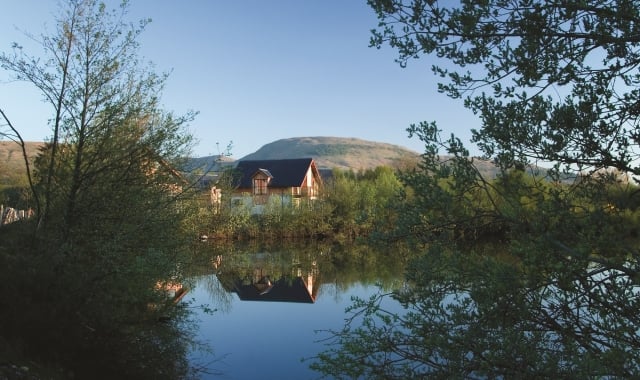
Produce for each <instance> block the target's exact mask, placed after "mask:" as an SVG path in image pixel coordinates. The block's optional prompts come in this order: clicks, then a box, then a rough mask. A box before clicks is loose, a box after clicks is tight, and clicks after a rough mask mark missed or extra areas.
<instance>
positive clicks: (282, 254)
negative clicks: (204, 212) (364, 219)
mask: <svg viewBox="0 0 640 380" xmlns="http://www.w3.org/2000/svg"><path fill="white" fill-rule="evenodd" d="M202 256H203V257H206V259H205V260H203V264H202V265H201V266H200V269H199V272H198V273H197V274H196V275H195V276H194V279H193V288H192V289H193V290H192V291H191V292H190V295H189V297H191V298H192V299H193V300H194V301H193V304H206V305H207V306H208V307H209V308H210V309H215V310H216V311H215V312H214V313H211V314H206V313H201V314H200V315H199V316H198V317H199V320H200V322H199V325H200V338H201V339H202V340H204V341H207V342H208V343H209V344H210V346H211V347H212V348H213V350H214V354H215V358H218V359H220V360H217V361H214V364H213V367H212V368H211V370H212V371H215V372H219V373H222V374H224V378H229V379H249V378H257V377H260V378H273V379H275V378H297V379H313V378H317V377H318V373H316V372H313V371H312V370H310V369H309V368H308V363H306V362H301V359H303V358H309V357H312V356H314V355H316V354H317V353H318V352H320V351H321V350H322V349H323V348H324V346H323V343H321V342H319V341H321V340H323V339H324V338H326V337H325V336H323V334H322V333H319V331H327V330H331V329H336V328H339V327H340V326H342V325H343V324H344V318H345V313H344V312H345V309H346V308H347V307H349V306H350V305H351V297H353V296H357V297H363V298H368V297H370V296H371V295H373V294H376V293H378V292H379V290H380V288H379V287H378V286H377V284H380V285H381V286H382V287H383V288H386V289H392V288H396V287H398V286H399V285H400V283H401V282H400V280H401V278H402V272H403V265H402V260H398V257H392V256H391V255H390V253H389V252H387V251H381V252H378V251H377V250H376V249H375V248H373V247H363V246H349V247H343V246H332V245H322V244H313V245H305V246H286V247H285V246H249V247H239V246H233V247H209V252H208V254H207V255H206V256H205V255H202ZM259 301H262V302H259ZM211 360H212V357H211V356H208V357H206V358H203V357H197V356H196V354H195V353H194V354H193V355H192V362H195V363H196V364H198V363H202V362H208V361H211Z"/></svg>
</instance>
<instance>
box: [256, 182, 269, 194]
mask: <svg viewBox="0 0 640 380" xmlns="http://www.w3.org/2000/svg"><path fill="white" fill-rule="evenodd" d="M253 194H254V195H266V194H267V179H266V178H254V179H253Z"/></svg>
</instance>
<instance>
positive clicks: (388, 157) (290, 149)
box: [241, 137, 419, 170]
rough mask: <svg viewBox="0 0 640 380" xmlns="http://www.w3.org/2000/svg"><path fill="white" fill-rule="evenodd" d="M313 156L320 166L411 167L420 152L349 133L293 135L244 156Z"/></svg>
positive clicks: (266, 157)
mask: <svg viewBox="0 0 640 380" xmlns="http://www.w3.org/2000/svg"><path fill="white" fill-rule="evenodd" d="M303 157H312V158H313V159H315V161H316V163H317V164H318V166H319V167H322V168H340V169H353V170H359V169H371V168H375V167H376V166H383V165H384V166H391V167H407V166H410V165H413V164H415V163H416V162H417V160H418V158H419V154H418V153H417V152H414V151H411V150H409V149H407V148H404V147H401V146H398V145H392V144H387V143H381V142H374V141H367V140H361V139H357V138H345V137H293V138H288V139H282V140H277V141H274V142H271V143H269V144H266V145H264V146H262V147H261V148H260V149H258V150H257V151H256V152H254V153H252V154H249V155H247V156H245V157H242V158H241V160H276V159H284V158H303Z"/></svg>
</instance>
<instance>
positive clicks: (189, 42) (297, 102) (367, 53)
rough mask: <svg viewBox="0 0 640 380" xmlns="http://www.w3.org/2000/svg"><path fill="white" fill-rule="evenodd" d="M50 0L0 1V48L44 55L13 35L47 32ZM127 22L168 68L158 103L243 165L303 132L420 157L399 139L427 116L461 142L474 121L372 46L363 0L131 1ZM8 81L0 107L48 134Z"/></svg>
mask: <svg viewBox="0 0 640 380" xmlns="http://www.w3.org/2000/svg"><path fill="white" fill-rule="evenodd" d="M106 2H107V4H110V5H117V4H118V3H119V1H111V0H107V1H106ZM57 4H58V2H57V1H44V0H21V1H10V2H6V4H3V7H2V12H1V13H0V49H2V50H3V51H8V50H9V49H10V46H11V42H13V41H16V42H19V43H21V44H23V45H24V46H25V51H26V52H27V53H30V54H40V53H41V51H40V50H36V49H35V47H33V46H31V45H29V44H28V43H27V42H28V40H27V38H26V37H25V36H24V34H23V32H21V31H19V30H17V29H16V28H19V29H21V30H23V31H26V32H30V33H33V34H36V35H39V34H42V33H45V31H46V30H47V29H48V30H53V29H54V23H53V15H55V14H56V12H57V11H56V8H57ZM129 17H130V19H131V21H136V20H138V19H141V18H147V17H148V18H151V19H152V22H151V24H149V25H148V27H147V29H146V31H145V32H144V34H143V35H142V37H141V40H140V42H141V44H142V49H141V55H142V56H144V57H145V58H146V59H147V60H149V61H152V62H153V63H154V64H155V65H156V67H157V70H158V71H171V76H170V77H169V80H168V83H167V86H166V89H165V92H164V94H163V97H162V100H163V104H164V107H165V108H166V109H167V110H171V111H174V112H176V113H178V114H180V113H184V112H185V111H186V110H190V109H191V110H196V111H199V112H200V114H199V115H198V116H197V118H196V120H195V121H194V122H193V123H191V125H190V127H189V129H190V131H191V132H192V133H193V134H194V135H195V137H196V138H197V140H198V141H199V144H198V146H197V147H196V148H195V149H194V155H195V156H204V155H210V154H217V153H218V148H217V146H216V143H219V146H220V149H221V150H222V149H223V148H225V147H226V145H227V143H228V142H229V141H233V150H232V153H233V156H234V157H235V158H241V157H243V156H245V155H247V154H249V153H252V152H254V151H255V150H257V149H258V148H260V147H261V146H263V145H265V144H267V143H270V142H272V141H275V140H278V139H282V138H289V137H301V136H339V137H357V138H361V139H365V140H371V141H378V142H386V143H391V144H397V145H401V146H405V147H407V148H409V149H412V150H415V151H417V152H422V151H423V149H422V147H423V144H422V143H421V142H420V141H418V140H417V139H415V138H413V139H409V138H408V137H407V133H406V131H405V129H406V128H407V127H408V126H409V125H410V124H411V123H416V122H419V121H422V120H428V121H432V120H435V121H437V122H438V125H439V126H440V128H441V129H443V130H444V131H445V133H446V134H448V133H452V132H453V133H456V134H457V135H459V136H460V137H461V138H462V139H463V141H465V142H467V141H468V139H469V132H468V131H469V129H471V128H477V127H478V125H479V120H478V119H477V118H476V117H474V116H473V115H472V114H471V112H470V111H468V110H466V109H464V108H463V106H462V103H461V102H460V101H454V100H450V99H448V98H446V97H445V96H444V95H442V94H439V93H438V92H437V90H436V82H435V78H434V77H433V75H432V74H431V71H430V69H429V68H430V66H431V64H430V62H429V61H428V59H426V58H422V59H421V60H418V61H414V62H412V63H411V64H410V65H409V67H408V68H405V69H402V68H400V67H399V65H398V64H397V63H395V62H394V58H395V52H394V51H392V50H391V49H390V48H383V49H380V50H378V49H375V48H370V47H368V45H369V36H370V29H372V28H374V27H375V26H376V25H377V20H376V17H375V14H374V12H373V11H372V10H371V9H370V8H369V7H368V6H367V4H366V1H365V0H274V1H263V0H232V1H229V0H224V1H223V0H191V1H175V0H132V1H131V7H130V13H129ZM45 25H46V26H45ZM45 28H46V29H45ZM7 79H8V74H7V73H6V72H3V71H0V108H1V109H3V110H4V111H5V113H7V115H8V116H9V117H10V119H11V120H12V122H13V124H14V125H15V126H16V127H17V128H18V129H19V130H20V131H21V133H22V134H23V137H24V138H25V139H26V140H30V141H42V140H43V139H45V138H46V137H48V136H50V134H51V133H50V129H49V128H48V127H47V125H46V124H47V120H48V118H49V117H50V115H51V110H50V108H49V107H48V106H47V105H45V104H43V103H42V102H40V99H41V97H40V96H39V94H38V92H37V91H36V90H34V89H32V88H30V87H29V86H27V85H25V84H21V83H11V82H7Z"/></svg>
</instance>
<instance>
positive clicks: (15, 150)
mask: <svg viewBox="0 0 640 380" xmlns="http://www.w3.org/2000/svg"><path fill="white" fill-rule="evenodd" d="M42 145H43V143H42V142H25V146H26V151H27V156H28V157H29V160H30V162H31V163H33V159H34V158H35V157H36V155H37V154H38V149H39V148H40V147H41V146H42ZM25 169H26V167H25V163H24V157H23V155H22V149H21V148H20V145H18V143H15V142H13V141H0V187H5V186H14V185H16V184H21V183H22V184H26V182H27V177H26V170H25Z"/></svg>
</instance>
